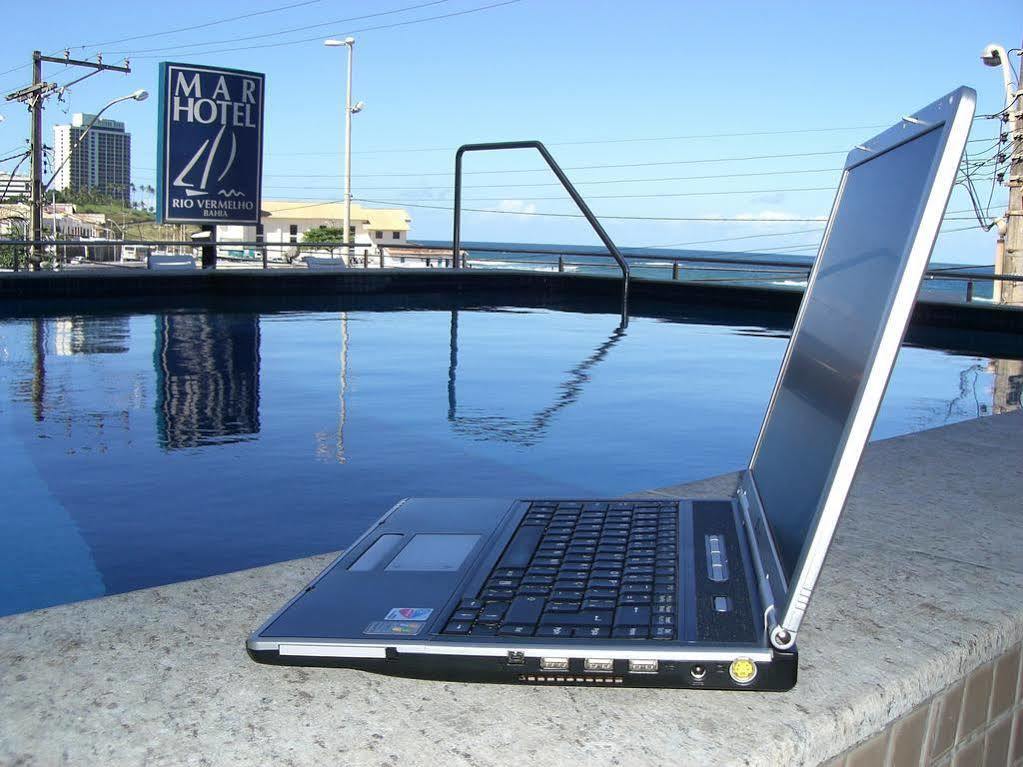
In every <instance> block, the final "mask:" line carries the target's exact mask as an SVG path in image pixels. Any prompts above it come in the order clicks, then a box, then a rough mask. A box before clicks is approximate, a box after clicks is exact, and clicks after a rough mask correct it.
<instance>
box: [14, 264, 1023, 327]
mask: <svg viewBox="0 0 1023 767" xmlns="http://www.w3.org/2000/svg"><path fill="white" fill-rule="evenodd" d="M509 289H517V290H521V291H524V292H526V293H532V294H533V295H534V296H536V297H537V298H551V297H558V296H562V297H563V296H578V295H585V296H591V297H600V298H601V299H602V300H603V301H604V302H605V303H607V307H613V306H614V305H615V303H616V302H617V301H618V300H619V299H620V296H621V278H620V277H615V276H605V275H593V274H580V273H571V272H564V273H560V272H540V271H529V270H513V269H508V270H492V269H458V270H454V269H392V268H388V269H345V270H341V271H319V270H313V271H303V270H300V269H294V270H292V269H271V270H262V269H230V270H223V271H201V270H196V271H191V272H150V271H147V270H142V269H123V270H122V269H118V270H116V271H115V270H114V269H111V270H109V271H107V270H101V271H100V270H97V271H88V272H86V271H80V272H79V271H74V272H68V273H65V274H56V275H54V274H51V273H45V272H17V273H5V274H0V301H2V302H3V303H2V305H0V313H7V314H9V313H10V312H11V311H18V310H19V309H21V308H24V309H31V308H32V306H33V305H34V304H36V303H38V302H54V301H57V302H62V301H63V302H68V303H69V306H70V307H72V308H78V309H83V308H84V307H83V306H82V304H81V303H80V302H81V301H82V300H94V299H99V300H103V301H107V302H111V301H118V302H121V303H122V304H123V305H125V306H129V307H130V306H133V305H139V304H140V303H141V304H148V305H153V304H154V303H156V304H157V305H174V304H175V303H177V302H180V301H182V300H186V301H187V300H188V299H194V298H199V297H205V298H209V297H218V298H230V299H243V298H246V297H268V296H273V297H276V298H278V299H282V298H283V297H286V296H294V297H296V298H299V299H300V298H308V297H309V296H338V295H346V294H350V295H365V294H380V293H395V292H400V293H423V292H444V293H448V294H452V293H454V294H456V295H457V294H458V293H460V292H465V291H497V292H502V291H507V290H509ZM630 295H631V299H632V301H633V302H637V301H644V300H653V301H657V300H669V301H672V302H675V303H680V302H684V303H685V304H686V305H689V304H694V305H713V306H716V307H747V308H761V309H768V310H773V311H781V312H785V313H789V314H792V315H794V314H795V312H796V310H797V309H798V308H799V302H800V300H801V299H802V290H799V289H793V288H784V287H781V286H751V285H731V284H722V283H707V282H699V283H698V282H693V281H686V280H678V281H673V280H654V279H646V278H638V277H634V278H632V279H631V280H630ZM607 307H604V308H605V309H606V308H607ZM912 324H913V325H915V326H926V327H930V328H949V329H958V330H967V331H971V330H972V331H992V332H1020V331H1023V307H1017V306H1006V305H1003V304H994V303H977V302H973V303H962V302H955V301H946V300H940V299H932V298H928V299H924V300H920V301H918V302H917V304H916V308H915V310H914V313H913V318H912Z"/></svg>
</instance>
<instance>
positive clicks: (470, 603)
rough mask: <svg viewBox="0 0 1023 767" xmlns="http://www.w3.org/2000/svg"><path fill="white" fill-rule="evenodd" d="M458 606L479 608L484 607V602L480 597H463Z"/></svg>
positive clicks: (472, 608)
mask: <svg viewBox="0 0 1023 767" xmlns="http://www.w3.org/2000/svg"><path fill="white" fill-rule="evenodd" d="M458 607H459V608H460V609H462V610H479V609H480V608H481V607H483V602H481V601H480V600H479V599H463V600H462V601H461V602H460V603H459V605H458Z"/></svg>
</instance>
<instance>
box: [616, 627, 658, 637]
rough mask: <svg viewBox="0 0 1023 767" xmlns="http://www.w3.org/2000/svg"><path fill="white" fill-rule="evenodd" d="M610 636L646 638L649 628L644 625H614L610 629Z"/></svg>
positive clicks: (648, 634)
mask: <svg viewBox="0 0 1023 767" xmlns="http://www.w3.org/2000/svg"><path fill="white" fill-rule="evenodd" d="M611 636H612V637H613V638H615V639H647V638H648V637H649V636H650V630H649V629H648V628H647V627H646V626H615V627H614V628H613V629H611Z"/></svg>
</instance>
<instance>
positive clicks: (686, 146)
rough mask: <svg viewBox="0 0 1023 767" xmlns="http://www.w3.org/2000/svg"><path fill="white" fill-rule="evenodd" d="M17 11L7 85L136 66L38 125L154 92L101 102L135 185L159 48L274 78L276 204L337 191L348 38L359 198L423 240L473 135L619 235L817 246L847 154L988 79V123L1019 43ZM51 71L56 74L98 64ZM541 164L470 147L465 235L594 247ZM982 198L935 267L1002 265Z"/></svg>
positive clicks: (746, 7)
mask: <svg viewBox="0 0 1023 767" xmlns="http://www.w3.org/2000/svg"><path fill="white" fill-rule="evenodd" d="M9 6H10V7H7V8H5V12H4V15H5V26H6V28H7V29H8V30H19V32H18V34H17V35H8V36H7V38H6V41H5V45H4V47H3V50H2V52H0V72H2V73H3V74H0V88H2V89H3V91H4V92H5V93H6V92H9V91H12V90H15V89H17V88H18V87H21V86H22V85H25V84H27V83H28V82H30V77H31V70H30V67H29V66H27V64H28V62H30V60H31V53H32V50H33V49H39V50H41V51H43V52H44V53H46V54H57V55H60V53H61V52H62V51H63V50H64V49H65V48H68V49H70V51H71V55H72V56H73V57H78V58H82V57H94V56H95V55H96V54H98V53H102V55H103V60H104V61H105V62H106V63H117V62H119V61H120V60H122V59H123V58H125V57H126V56H127V57H128V58H129V61H130V63H131V68H132V73H131V74H130V75H122V74H117V73H101V74H98V75H96V76H94V77H90V78H88V79H87V80H84V81H82V82H80V83H78V84H76V85H74V86H72V87H71V88H69V89H68V91H67V92H66V94H65V98H64V101H63V102H58V101H57V100H56V99H54V98H51V99H50V100H49V101H48V102H47V108H46V113H45V122H44V136H45V140H46V141H47V143H52V136H53V132H52V125H54V124H57V123H62V122H67V121H68V118H69V116H70V115H71V114H73V113H75V112H90V111H95V110H96V109H98V108H99V107H101V106H102V105H104V104H106V103H107V102H108V101H109V100H111V99H113V98H115V97H117V96H121V95H125V94H127V93H130V92H131V91H133V90H135V89H136V88H145V89H148V90H149V91H151V93H152V94H153V98H150V99H149V100H148V101H145V102H141V103H139V102H125V103H122V104H118V105H117V106H115V107H113V108H111V109H110V110H109V111H108V112H107V113H106V114H105V115H104V116H105V117H109V118H110V119H116V120H121V121H123V122H125V123H126V125H127V128H128V130H129V131H130V132H131V134H132V168H133V170H132V175H133V178H132V181H133V182H134V183H136V184H142V185H146V184H155V183H156V179H155V167H156V162H155V152H156V124H157V99H156V98H155V95H156V85H157V65H158V63H159V62H160V61H165V60H166V61H178V62H185V63H193V64H207V65H216V66H226V67H235V68H239V69H247V70H252V71H257V72H264V73H265V74H266V76H267V108H266V126H265V127H266V134H265V135H266V140H265V147H264V154H265V159H264V180H263V196H264V198H265V199H289V200H291V199H293V200H317V199H319V200H339V199H340V198H341V193H342V192H341V182H342V178H341V172H342V159H341V147H342V139H343V133H342V122H341V117H342V114H343V109H342V105H343V101H344V76H345V66H346V56H345V52H344V49H343V48H341V49H338V48H326V47H324V46H323V44H322V41H323V39H325V38H327V37H344V36H347V35H352V36H353V37H355V38H356V45H355V66H354V73H353V74H354V82H355V87H354V96H355V100H361V101H364V102H365V103H366V108H365V110H364V111H363V112H361V113H360V114H358V115H355V116H354V118H353V138H352V143H353V158H352V174H353V180H352V186H353V195H354V197H355V198H356V200H358V201H361V202H364V203H365V204H368V205H380V204H398V205H401V206H403V207H405V208H406V210H408V211H409V213H410V215H411V216H412V219H413V223H412V237H413V239H414V238H421V239H450V237H451V211H450V208H451V198H452V192H451V186H452V173H453V164H454V150H455V148H456V147H457V146H458V145H460V144H463V143H469V142H476V141H500V140H514V139H539V140H541V141H543V142H545V143H546V144H547V146H548V147H549V148H550V150H551V151H552V153H553V154H554V156H555V157H556V158H557V160H558V161H559V163H560V164H561V165H562V166H563V167H564V168H565V169H566V171H567V173H568V175H569V177H570V178H571V179H572V180H573V182H575V183H576V184H577V186H578V187H579V189H580V191H581V192H582V194H583V195H584V196H585V197H586V198H587V200H588V201H589V203H590V206H591V208H592V209H593V211H594V212H595V213H596V214H597V216H598V217H600V218H601V220H602V222H603V223H604V225H605V226H606V228H607V230H608V232H609V233H610V234H611V236H612V238H613V239H614V240H615V241H616V242H617V243H618V244H619V245H622V246H683V247H693V248H711V249H722V250H754V251H758V252H771V253H792V254H803V255H812V254H813V252H814V244H815V243H816V241H817V239H818V237H819V232H820V230H821V227H822V223H821V222H820V221H818V220H815V219H820V218H822V217H825V216H826V215H827V213H828V210H829V208H830V205H831V201H832V198H833V196H834V189H835V186H836V184H837V181H838V177H839V170H838V169H839V168H840V166H841V163H842V160H843V158H844V156H845V154H846V153H847V152H848V150H849V149H850V148H851V147H852V146H854V145H855V144H857V143H860V142H861V141H864V140H866V139H868V138H870V137H871V136H872V135H874V134H875V133H877V132H879V131H880V130H881V129H882V128H883V127H886V126H887V125H890V124H892V123H894V122H896V121H897V120H898V119H899V118H900V117H901V116H902V115H904V114H908V113H911V112H913V111H915V110H916V109H918V108H920V107H922V106H924V105H925V104H927V103H929V102H930V101H933V100H934V99H936V98H938V97H939V96H941V95H942V94H944V93H947V92H948V91H950V90H952V89H953V88H955V87H957V86H959V85H963V84H965V85H970V86H972V87H973V88H975V89H976V90H977V92H978V108H977V112H978V114H991V113H994V112H997V111H998V110H999V109H1001V108H1002V107H1003V105H1004V102H1003V93H1002V89H1001V80H1000V76H999V73H998V71H997V70H995V69H990V68H987V67H984V66H983V65H982V64H981V62H980V58H979V56H980V52H981V50H982V49H983V47H984V46H985V45H986V44H987V43H989V42H999V43H1001V44H1003V45H1005V47H1006V48H1013V47H1018V46H1019V45H1020V41H1021V37H1023V4H1019V3H1005V2H999V3H994V2H984V1H981V0H971V2H968V3H967V2H961V1H960V2H944V1H935V2H927V3H923V2H898V1H896V2H875V1H874V0H866V1H865V2H860V3H842V4H838V3H832V2H823V3H822V2H816V3H810V2H788V3H772V4H766V3H763V2H736V3H703V2H699V3H698V2H680V1H677V0H676V1H674V2H669V1H668V0H650V1H648V2H632V3H623V2H620V0H619V1H617V2H613V1H611V0H590V1H588V2H585V1H584V0H510V1H509V0H505V1H504V2H502V0H440V1H434V2H428V0H388V1H387V2H382V1H380V0H247V1H246V2H221V3H210V2H208V0H176V1H175V2H174V3H159V4H156V3H154V4H147V3H138V2H130V3H129V2H127V1H126V0H105V1H104V2H102V3H80V2H74V3H72V2H70V1H69V0H57V1H56V2H52V1H51V2H50V3H47V4H46V8H45V11H44V13H43V14H42V17H40V16H39V13H38V11H39V9H40V6H38V5H35V4H32V3H24V2H23V3H10V4H9ZM417 6H418V7H417ZM488 6H489V7H488ZM477 9H478V10H477ZM453 14H458V15H453ZM240 16H246V17H245V18H233V17H240ZM358 17H362V18H358ZM290 30H294V31H290ZM1013 60H1014V62H1016V63H1017V64H1018V63H1019V58H1018V57H1013ZM15 67H17V69H15V70H14V71H7V70H10V69H12V68H15ZM43 71H44V80H48V81H53V82H57V83H62V84H64V83H68V82H69V81H71V80H72V79H74V78H76V77H78V76H80V75H82V74H85V71H84V70H68V69H66V68H64V67H63V66H61V65H56V64H46V65H44V70H43ZM0 114H3V115H4V116H5V117H6V121H5V122H2V123H0V157H6V156H7V155H9V154H12V153H14V152H18V151H20V150H21V149H22V148H23V147H24V145H25V138H26V136H27V135H28V123H29V120H28V115H27V113H26V110H25V108H24V107H23V106H22V105H18V104H12V103H4V102H0ZM997 132H998V123H997V122H996V121H995V120H990V119H981V120H977V121H976V122H975V123H974V128H973V134H972V138H974V139H976V140H975V141H973V142H972V143H971V144H970V145H969V151H970V152H971V154H973V155H974V156H975V157H976V158H980V159H984V158H987V157H990V156H991V155H992V154H993V145H994V139H995V138H996V137H997ZM750 158H756V159H750ZM14 164H15V161H9V162H6V163H3V164H2V165H0V168H2V169H3V170H8V171H9V170H11V169H12V168H13V166H14ZM26 166H27V163H26V164H25V165H24V166H22V170H24V169H25V168H26ZM541 167H542V163H541V160H540V158H539V157H538V156H536V155H535V154H532V155H531V154H530V153H529V152H524V151H517V152H502V153H497V154H493V153H492V154H487V155H472V156H470V157H469V158H468V159H467V160H466V164H465V171H466V176H465V181H464V183H465V189H464V192H463V197H464V200H465V207H466V208H467V209H470V211H471V212H467V213H466V214H465V216H464V220H463V238H464V239H466V240H487V241H494V242H517V243H564V244H574V245H592V244H598V240H597V239H596V237H595V236H594V235H593V233H592V232H591V231H589V229H588V227H587V226H586V224H585V222H584V221H582V220H581V219H579V218H575V217H569V216H566V215H564V214H572V213H575V212H576V211H575V210H574V208H573V205H572V202H571V200H569V199H568V197H567V195H565V193H564V192H563V191H562V190H561V189H560V188H559V187H558V186H557V182H556V180H555V179H554V177H553V176H552V175H551V174H550V173H549V172H546V171H538V170H537V169H540V168H541ZM976 184H977V190H978V194H979V196H980V198H981V203H982V207H984V206H986V203H987V200H988V198H989V195H991V193H992V191H993V196H992V197H991V199H992V205H991V207H990V212H991V214H993V215H998V214H999V213H1000V212H1001V211H1002V210H1003V209H1004V200H1005V197H1006V194H1005V191H1004V189H1001V188H998V187H993V184H992V179H991V174H990V171H989V169H987V168H985V169H982V170H980V171H979V172H978V174H977V180H976ZM970 207H971V205H970V201H969V198H968V197H967V195H966V193H965V190H964V189H963V188H961V187H957V188H956V191H955V192H954V193H953V196H952V200H951V202H950V204H949V211H951V213H949V214H948V215H947V216H946V222H945V224H944V227H943V231H942V235H941V237H940V238H939V241H938V245H937V247H936V249H935V255H934V257H933V260H935V261H958V262H965V263H976V264H986V263H991V262H992V260H993V252H994V244H995V235H994V233H993V232H984V231H982V230H981V229H980V228H979V227H977V226H976V224H977V218H976V216H975V215H974V214H973V213H972V211H970V210H969V209H970ZM544 214H562V215H544ZM637 217H641V218H637ZM687 218H690V219H692V218H695V219H711V220H703V221H686V220H679V219H687ZM722 219H733V220H722ZM734 219H739V220H734ZM763 219H772V221H764V220H763ZM775 219H782V220H781V221H777V220H775ZM784 219H793V220H788V221H786V220H784ZM798 219H810V220H809V221H798ZM969 227H972V228H969Z"/></svg>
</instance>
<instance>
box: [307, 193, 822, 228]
mask: <svg viewBox="0 0 1023 767" xmlns="http://www.w3.org/2000/svg"><path fill="white" fill-rule="evenodd" d="M356 199H357V200H358V201H359V202H368V203H370V204H371V205H387V206H389V207H392V208H402V207H404V208H424V209H432V210H454V208H453V207H451V206H450V205H423V204H419V203H407V204H404V205H403V204H402V203H398V202H389V201H387V200H367V199H366V198H364V197H360V198H356ZM330 202H340V201H339V200H331V201H330ZM318 204H322V203H318ZM462 211H463V212H465V213H495V214H498V215H501V214H507V215H514V216H540V217H544V218H583V215H582V214H580V213H544V212H539V211H524V210H488V209H486V208H462ZM597 218H602V219H608V220H616V221H714V222H722V223H727V222H744V223H748V224H770V223H810V222H813V223H817V222H819V221H822V220H824V219H819V218H773V219H772V218H758V219H752V218H725V217H720V218H717V217H712V216H690V217H686V216H605V215H601V216H597Z"/></svg>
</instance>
